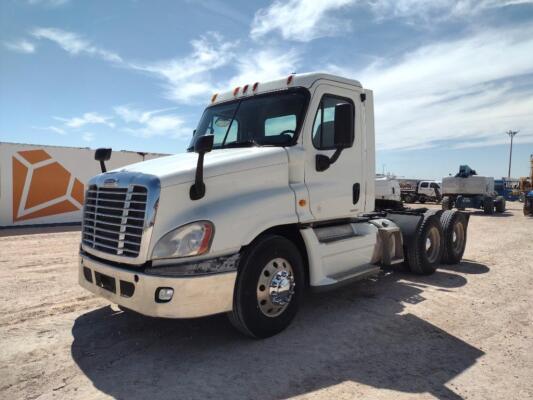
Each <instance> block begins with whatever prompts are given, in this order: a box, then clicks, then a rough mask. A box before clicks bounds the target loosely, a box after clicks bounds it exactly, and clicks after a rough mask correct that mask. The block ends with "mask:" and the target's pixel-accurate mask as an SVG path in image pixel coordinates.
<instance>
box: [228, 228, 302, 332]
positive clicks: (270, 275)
mask: <svg viewBox="0 0 533 400" xmlns="http://www.w3.org/2000/svg"><path fill="white" fill-rule="evenodd" d="M304 282H305V279H304V267H303V261H302V257H301V255H300V252H299V251H298V249H297V247H296V246H295V245H294V244H293V243H292V242H291V241H290V240H288V239H286V238H284V237H282V236H277V235H266V236H263V237H261V238H259V239H258V240H257V241H256V242H255V243H253V244H252V245H251V246H250V247H249V248H248V249H246V250H245V251H244V254H243V258H242V261H241V263H240V266H239V273H238V275H237V282H236V284H235V291H234V296H233V310H232V311H231V312H230V313H229V319H230V321H231V323H232V324H233V325H234V326H235V327H236V328H237V329H238V330H239V331H241V332H242V333H244V334H245V335H248V336H251V337H253V338H266V337H269V336H273V335H275V334H277V333H279V332H281V331H282V330H284V329H285V328H286V327H287V326H288V325H289V324H290V323H291V321H292V320H293V318H294V316H295V315H296V312H297V310H298V305H299V303H300V301H301V298H302V295H303V290H304V286H305V284H304Z"/></svg>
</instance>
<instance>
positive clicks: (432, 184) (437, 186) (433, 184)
mask: <svg viewBox="0 0 533 400" xmlns="http://www.w3.org/2000/svg"><path fill="white" fill-rule="evenodd" d="M430 187H431V188H432V189H438V188H439V185H437V184H436V183H435V182H433V183H431V185H430Z"/></svg>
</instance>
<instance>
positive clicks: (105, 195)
mask: <svg viewBox="0 0 533 400" xmlns="http://www.w3.org/2000/svg"><path fill="white" fill-rule="evenodd" d="M374 157H375V149H374V110H373V95H372V91H371V90H368V89H365V88H363V86H362V85H361V84H360V83H359V82H358V81H355V80H351V79H346V78H342V77H338V76H333V75H328V74H323V73H310V74H301V75H290V76H288V77H286V78H282V79H278V80H274V81H270V82H251V83H247V84H244V85H243V86H240V87H236V88H233V89H232V90H230V91H228V92H225V93H219V94H214V95H213V96H212V98H211V102H210V104H209V105H208V106H207V108H206V109H205V111H204V113H203V115H202V116H201V118H200V120H199V123H198V126H197V128H196V130H195V133H194V136H193V138H192V140H191V144H190V147H189V149H188V151H187V152H184V153H180V154H176V155H172V156H168V157H164V158H160V159H155V160H150V161H145V162H142V163H138V164H133V165H130V166H127V167H125V168H122V169H119V170H114V171H109V172H104V173H102V174H100V175H98V176H96V177H94V178H93V179H92V180H91V181H90V182H89V183H88V188H87V193H86V201H85V204H84V219H83V225H82V240H81V249H80V266H79V282H80V284H81V285H82V286H83V287H84V288H86V289H88V290H89V291H91V292H93V293H95V294H97V295H100V296H102V297H105V298H107V299H109V300H110V301H111V302H114V303H117V304H119V305H120V306H122V307H123V308H125V309H130V310H133V311H136V312H138V313H141V314H145V315H149V316H155V317H167V318H191V317H200V316H206V315H212V314H217V313H223V312H225V313H228V314H229V317H230V320H231V321H232V323H233V324H234V325H235V326H236V327H237V328H238V329H239V330H240V331H242V332H243V333H245V334H247V335H249V336H252V337H267V336H271V335H273V334H276V333H278V332H279V331H281V330H282V329H284V328H285V327H286V326H287V325H288V324H289V323H290V321H291V320H292V318H293V317H294V315H295V314H296V311H297V309H298V305H299V303H300V302H301V301H302V294H303V290H304V289H305V288H306V287H309V288H311V289H314V290H324V289H329V288H334V287H336V286H338V285H340V284H344V283H347V282H351V281H353V280H357V279H362V278H364V277H367V276H369V275H375V274H377V273H378V272H379V271H380V269H381V268H384V267H391V266H393V265H395V264H399V263H402V262H405V263H406V264H408V265H409V267H410V269H411V270H412V271H413V272H416V273H431V272H433V271H434V270H435V268H436V266H437V265H438V264H439V263H440V262H457V261H458V260H460V258H461V257H462V253H463V251H464V246H465V243H466V234H465V235H462V236H453V235H452V230H453V229H458V228H457V226H460V229H464V230H465V231H466V226H467V222H468V217H467V216H465V215H464V214H462V213H459V212H457V211H453V212H452V211H449V212H447V213H448V214H446V212H442V211H436V212H434V213H431V212H426V211H424V210H422V211H420V210H419V211H416V210H407V211H397V212H391V213H387V212H385V211H380V212H378V213H376V212H374V200H375V197H374V187H375V183H374V176H375V166H374V165H375V158H374ZM107 158H108V157H107ZM100 161H102V160H100ZM102 162H103V161H102ZM444 215H446V219H445V220H443V219H442V218H443V216H444ZM443 221H444V222H443ZM454 237H455V238H456V239H453V238H454ZM457 238H458V239H457ZM463 239H464V240H463ZM450 240H455V242H453V243H451V244H450V243H449V241H450ZM458 240H459V241H460V242H457V241H458ZM452 245H453V246H452Z"/></svg>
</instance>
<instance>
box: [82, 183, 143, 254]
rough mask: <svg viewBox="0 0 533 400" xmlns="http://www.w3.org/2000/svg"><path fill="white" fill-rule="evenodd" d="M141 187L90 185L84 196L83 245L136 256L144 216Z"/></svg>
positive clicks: (139, 247) (138, 249) (103, 250)
mask: <svg viewBox="0 0 533 400" xmlns="http://www.w3.org/2000/svg"><path fill="white" fill-rule="evenodd" d="M147 197H148V190H147V189H146V187H144V186H139V185H130V186H128V187H127V188H109V187H105V186H104V187H101V186H97V185H90V186H89V189H88V190H87V193H86V196H85V207H84V214H83V238H82V241H83V244H84V245H85V246H88V247H91V248H93V249H96V250H99V251H102V252H105V253H109V254H114V255H119V256H125V257H137V256H138V255H139V251H140V249H141V240H142V234H143V228H144V220H145V216H146V203H147Z"/></svg>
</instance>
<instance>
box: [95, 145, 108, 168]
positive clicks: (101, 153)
mask: <svg viewBox="0 0 533 400" xmlns="http://www.w3.org/2000/svg"><path fill="white" fill-rule="evenodd" d="M111 152H112V150H111V149H106V148H103V147H101V148H99V149H96V151H95V152H94V159H95V160H96V161H100V169H101V170H102V172H107V168H106V166H105V162H106V161H109V159H111Z"/></svg>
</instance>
